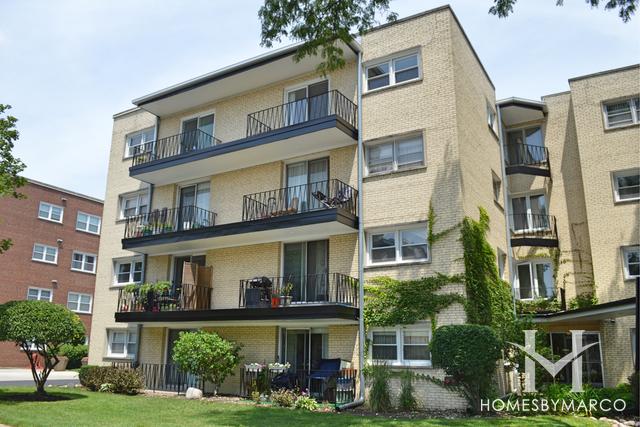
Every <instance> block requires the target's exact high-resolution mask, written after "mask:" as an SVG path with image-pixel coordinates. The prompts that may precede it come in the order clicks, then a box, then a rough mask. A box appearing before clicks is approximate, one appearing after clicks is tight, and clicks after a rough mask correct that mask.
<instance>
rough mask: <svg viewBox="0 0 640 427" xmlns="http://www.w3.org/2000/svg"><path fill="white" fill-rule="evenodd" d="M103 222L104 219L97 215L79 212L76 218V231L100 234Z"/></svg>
mask: <svg viewBox="0 0 640 427" xmlns="http://www.w3.org/2000/svg"><path fill="white" fill-rule="evenodd" d="M101 222H102V219H101V218H100V217H99V216H97V215H91V214H88V213H84V212H78V217H77V218H76V230H78V231H85V232H87V233H91V234H100V225H101Z"/></svg>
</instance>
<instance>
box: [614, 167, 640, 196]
mask: <svg viewBox="0 0 640 427" xmlns="http://www.w3.org/2000/svg"><path fill="white" fill-rule="evenodd" d="M634 175H639V176H640V168H630V169H623V170H617V171H612V172H611V182H612V185H613V201H614V202H615V203H625V202H632V201H636V200H640V193H639V194H638V196H637V197H630V198H628V199H621V198H620V194H619V187H618V179H617V178H618V177H627V176H634ZM639 191H640V189H639Z"/></svg>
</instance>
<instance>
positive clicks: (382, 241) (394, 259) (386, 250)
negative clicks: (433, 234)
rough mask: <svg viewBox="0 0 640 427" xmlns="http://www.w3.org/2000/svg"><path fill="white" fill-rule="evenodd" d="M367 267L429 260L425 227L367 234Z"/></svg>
mask: <svg viewBox="0 0 640 427" xmlns="http://www.w3.org/2000/svg"><path fill="white" fill-rule="evenodd" d="M367 248H368V258H369V265H385V264H397V263H403V262H416V261H428V260H429V245H428V243H427V226H426V225H421V226H412V227H404V228H399V229H391V230H380V231H377V230H375V231H369V232H368V233H367Z"/></svg>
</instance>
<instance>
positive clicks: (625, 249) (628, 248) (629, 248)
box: [620, 245, 640, 280]
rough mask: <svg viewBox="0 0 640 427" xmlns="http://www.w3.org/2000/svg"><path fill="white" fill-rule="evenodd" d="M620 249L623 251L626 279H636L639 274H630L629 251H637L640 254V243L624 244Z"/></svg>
mask: <svg viewBox="0 0 640 427" xmlns="http://www.w3.org/2000/svg"><path fill="white" fill-rule="evenodd" d="M620 249H621V251H622V266H623V273H624V279H625V280H631V279H635V278H636V277H638V276H635V275H631V274H629V262H628V260H627V253H628V252H634V251H636V252H638V253H639V255H640V245H629V246H622V247H621V248H620Z"/></svg>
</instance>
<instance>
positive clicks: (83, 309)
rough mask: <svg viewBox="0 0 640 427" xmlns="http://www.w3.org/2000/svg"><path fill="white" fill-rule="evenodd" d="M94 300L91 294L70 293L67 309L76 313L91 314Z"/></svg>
mask: <svg viewBox="0 0 640 427" xmlns="http://www.w3.org/2000/svg"><path fill="white" fill-rule="evenodd" d="M92 300H93V298H92V297H91V295H89V294H80V293H77V292H69V293H68V294H67V308H68V309H69V310H71V311H75V312H76V313H91V303H92Z"/></svg>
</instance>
